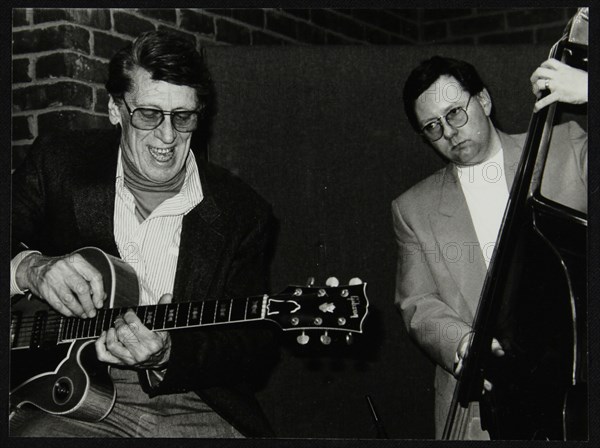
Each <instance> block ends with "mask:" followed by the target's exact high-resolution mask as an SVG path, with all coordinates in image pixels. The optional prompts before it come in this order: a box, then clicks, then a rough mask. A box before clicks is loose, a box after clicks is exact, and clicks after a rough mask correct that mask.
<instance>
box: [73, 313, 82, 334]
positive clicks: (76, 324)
mask: <svg viewBox="0 0 600 448" xmlns="http://www.w3.org/2000/svg"><path fill="white" fill-rule="evenodd" d="M74 327H75V338H74V339H81V338H82V334H83V321H82V320H81V319H77V318H74Z"/></svg>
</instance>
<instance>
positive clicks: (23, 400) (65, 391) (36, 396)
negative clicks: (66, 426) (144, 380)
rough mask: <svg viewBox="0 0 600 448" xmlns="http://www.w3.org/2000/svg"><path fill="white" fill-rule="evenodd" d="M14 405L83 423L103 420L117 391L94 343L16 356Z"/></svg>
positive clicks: (78, 342)
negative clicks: (36, 408)
mask: <svg viewBox="0 0 600 448" xmlns="http://www.w3.org/2000/svg"><path fill="white" fill-rule="evenodd" d="M11 365H12V366H13V367H12V369H11V384H18V385H17V386H16V387H15V388H14V389H12V390H11V394H10V400H11V405H12V406H15V407H17V408H19V407H21V406H23V405H25V404H31V405H34V406H36V407H38V408H39V409H41V410H43V411H45V412H48V413H50V414H56V415H64V416H67V417H73V418H76V419H77V420H83V421H98V420H102V419H103V418H104V417H106V415H108V413H109V412H110V410H111V409H112V407H113V405H114V402H115V399H116V391H115V388H114V385H113V383H112V380H111V378H110V375H109V368H108V366H107V365H106V364H105V363H101V362H100V361H98V360H97V358H96V350H95V348H94V341H93V340H86V341H76V342H72V343H65V344H60V345H58V346H56V347H54V348H48V349H38V350H17V351H16V352H13V353H12V359H11Z"/></svg>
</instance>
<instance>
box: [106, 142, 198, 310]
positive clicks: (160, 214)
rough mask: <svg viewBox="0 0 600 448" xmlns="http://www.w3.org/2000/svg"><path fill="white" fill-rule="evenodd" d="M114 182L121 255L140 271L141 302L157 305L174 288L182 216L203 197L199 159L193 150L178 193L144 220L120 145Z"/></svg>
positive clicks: (115, 217) (141, 303)
mask: <svg viewBox="0 0 600 448" xmlns="http://www.w3.org/2000/svg"><path fill="white" fill-rule="evenodd" d="M115 182H116V183H115V187H116V188H115V211H114V235H115V241H116V243H117V248H118V249H119V255H120V256H121V258H122V259H123V260H125V261H126V262H127V263H129V264H130V265H131V266H132V267H133V269H134V270H135V272H136V274H137V277H138V281H139V283H140V305H154V304H156V303H158V300H159V299H160V297H161V296H162V295H163V294H166V293H172V292H173V285H174V283H175V272H176V268H177V259H178V257H179V242H180V240H181V226H182V223H183V217H184V216H185V215H186V214H187V213H189V212H190V210H192V209H193V208H194V207H195V206H196V205H198V204H199V203H200V202H201V201H202V198H203V193H202V186H201V184H200V175H199V174H198V167H197V165H196V159H195V158H194V154H193V153H192V151H190V152H189V156H188V158H187V160H186V171H185V180H184V181H183V186H182V187H181V190H180V191H179V193H177V194H176V195H175V196H173V197H171V198H169V199H167V200H165V201H163V202H162V203H161V204H160V205H159V206H158V207H156V209H154V210H153V211H152V213H151V214H150V216H148V217H147V218H146V219H145V220H144V221H142V222H141V223H140V222H139V221H138V219H137V217H136V215H135V199H134V197H133V194H132V193H131V191H129V189H128V188H127V187H126V186H125V181H124V178H123V165H122V161H121V150H120V149H119V161H118V163H117V176H116V180H115Z"/></svg>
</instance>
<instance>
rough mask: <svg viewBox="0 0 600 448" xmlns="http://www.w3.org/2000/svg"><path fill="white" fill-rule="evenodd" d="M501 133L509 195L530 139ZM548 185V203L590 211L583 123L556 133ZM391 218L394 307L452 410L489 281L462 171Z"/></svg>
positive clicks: (409, 197)
mask: <svg viewBox="0 0 600 448" xmlns="http://www.w3.org/2000/svg"><path fill="white" fill-rule="evenodd" d="M498 134H499V136H500V140H501V143H502V148H503V151H504V169H505V174H506V181H507V184H508V188H509V191H510V188H511V186H512V183H513V180H514V177H515V173H516V170H517V167H518V163H519V159H520V155H521V152H522V147H523V145H524V142H525V137H526V135H525V134H521V135H508V134H505V133H503V132H500V131H498ZM543 179H544V180H543V182H542V193H543V194H545V195H546V196H547V197H549V198H550V199H553V200H555V201H557V202H561V203H564V204H566V205H569V206H571V207H572V208H575V209H578V210H581V211H586V210H587V134H585V132H584V131H583V130H582V129H581V128H580V127H579V126H578V125H577V124H575V123H566V124H564V125H560V126H556V127H555V129H554V131H553V137H552V143H551V147H550V150H549V156H548V162H547V165H546V169H545V172H544V177H543ZM548 180H551V181H550V182H549V181H548ZM392 215H393V221H394V231H395V234H396V240H397V243H398V250H399V252H398V266H397V267H398V269H397V277H396V297H395V302H396V305H397V306H398V307H399V309H400V311H401V313H402V317H403V320H404V323H405V325H406V328H407V330H408V332H409V334H410V336H411V337H412V338H413V339H414V340H415V341H416V343H417V344H418V345H419V347H421V348H422V349H423V350H424V351H425V352H426V353H427V354H428V355H429V357H430V358H431V359H432V360H433V361H434V362H435V364H436V365H437V367H436V375H435V389H436V406H446V404H447V403H449V402H450V400H451V397H452V394H453V391H454V386H455V380H454V377H453V375H452V373H451V372H452V370H453V366H454V362H455V355H456V350H457V347H458V343H459V341H460V339H461V338H462V337H463V336H464V335H465V334H466V333H468V332H469V331H470V330H471V324H472V322H473V318H474V316H475V313H476V310H477V305H478V303H479V297H480V294H481V289H482V287H483V283H484V280H485V276H486V265H485V261H484V258H483V253H482V250H481V248H480V246H479V243H478V240H477V235H476V233H475V228H474V227H473V223H472V221H471V216H470V213H469V209H468V206H467V203H466V200H465V197H464V195H463V192H462V189H461V186H460V183H459V180H458V177H457V171H456V166H455V165H454V164H448V165H447V166H446V167H445V168H443V169H441V170H440V171H438V172H436V173H435V174H433V175H432V176H430V177H428V178H426V179H424V180H423V181H421V182H419V183H418V184H416V185H415V186H413V187H412V188H411V189H409V190H408V191H407V192H405V193H404V194H402V195H401V196H399V197H398V198H397V199H395V200H394V201H393V202H392ZM440 397H441V398H443V400H439V399H438V398H440ZM445 412H447V410H446V409H443V410H442V409H436V415H438V414H440V413H442V414H443V415H445Z"/></svg>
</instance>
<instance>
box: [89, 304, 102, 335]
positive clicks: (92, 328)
mask: <svg viewBox="0 0 600 448" xmlns="http://www.w3.org/2000/svg"><path fill="white" fill-rule="evenodd" d="M99 319H100V310H96V315H95V316H94V317H93V318H92V322H91V325H90V333H89V336H94V337H95V336H98V335H97V334H96V332H97V328H98V320H99Z"/></svg>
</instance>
